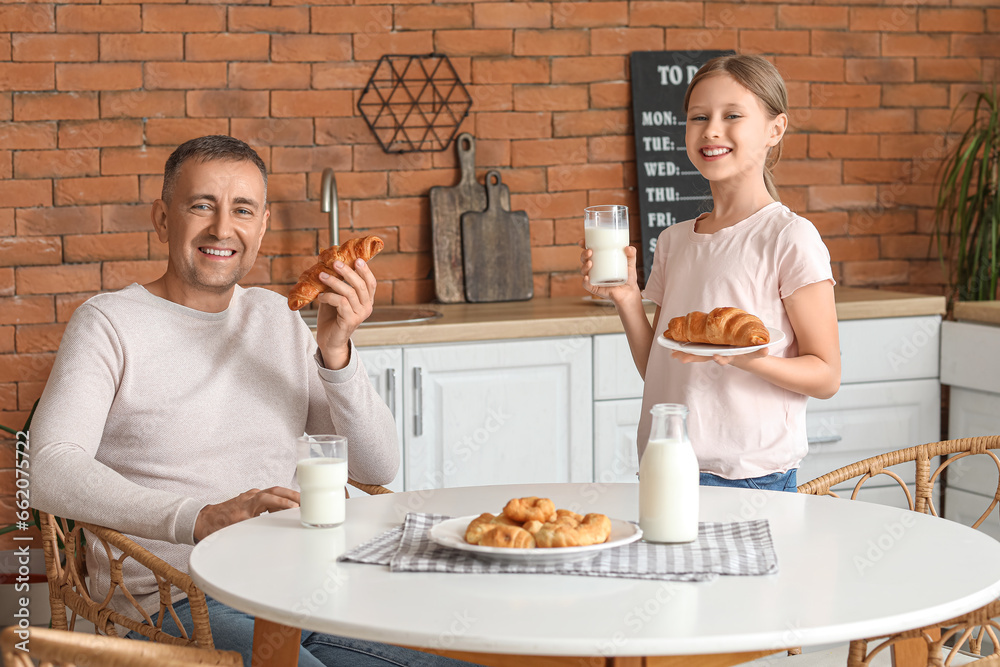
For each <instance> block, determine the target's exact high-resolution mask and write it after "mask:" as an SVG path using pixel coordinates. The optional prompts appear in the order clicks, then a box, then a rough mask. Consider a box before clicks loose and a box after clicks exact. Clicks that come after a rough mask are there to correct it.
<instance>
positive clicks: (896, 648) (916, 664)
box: [889, 628, 941, 667]
mask: <svg viewBox="0 0 1000 667" xmlns="http://www.w3.org/2000/svg"><path fill="white" fill-rule="evenodd" d="M925 632H926V633H927V634H928V635H930V636H931V638H932V639H941V629H940V628H927V629H926V630H925ZM889 650H890V651H892V667H924V666H925V665H926V664H927V642H925V641H924V640H923V639H921V638H920V637H913V638H912V639H904V640H902V641H898V642H896V643H895V644H893V645H892V647H891V648H890V649H889Z"/></svg>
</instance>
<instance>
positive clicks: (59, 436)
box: [30, 284, 399, 618]
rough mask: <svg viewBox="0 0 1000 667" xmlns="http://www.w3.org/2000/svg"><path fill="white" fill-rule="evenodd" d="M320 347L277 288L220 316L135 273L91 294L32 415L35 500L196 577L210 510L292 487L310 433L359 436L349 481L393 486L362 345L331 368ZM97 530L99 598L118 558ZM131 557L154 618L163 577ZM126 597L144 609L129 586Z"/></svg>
mask: <svg viewBox="0 0 1000 667" xmlns="http://www.w3.org/2000/svg"><path fill="white" fill-rule="evenodd" d="M316 350H317V348H316V343H315V341H314V339H313V336H312V334H311V333H310V331H309V329H308V327H306V325H305V324H304V323H303V321H302V318H301V317H299V314H298V313H295V312H292V311H290V310H289V309H288V306H287V305H286V302H285V299H284V298H283V297H281V296H280V295H278V294H275V293H274V292H271V291H269V290H265V289H260V288H250V289H243V288H241V287H237V288H236V291H235V294H234V295H233V298H232V302H231V303H230V306H229V308H228V309H227V310H225V311H224V312H221V313H204V312H201V311H196V310H192V309H190V308H186V307H184V306H180V305H178V304H175V303H173V302H170V301H166V300H164V299H161V298H159V297H156V296H153V295H152V294H150V293H149V292H147V291H146V290H145V289H144V288H142V287H141V286H139V285H134V284H133V285H131V286H129V287H127V288H125V289H123V290H121V291H119V292H115V293H109V294H100V295H98V296H95V297H93V298H91V299H89V300H88V301H87V302H86V303H84V304H83V305H82V306H80V308H78V309H77V311H76V312H75V313H74V315H73V317H72V319H71V320H70V322H69V325H68V326H67V328H66V332H65V334H64V336H63V339H62V343H61V344H60V346H59V353H58V355H57V357H56V362H55V366H54V368H53V369H52V373H51V375H50V376H49V380H48V383H47V384H46V386H45V391H44V393H43V395H42V399H41V402H40V403H39V405H38V411H37V413H36V415H35V417H34V420H33V422H32V425H31V434H30V437H31V455H32V464H31V472H32V478H31V500H32V505H33V506H34V507H36V508H38V509H41V510H44V511H46V512H50V513H52V514H55V515H57V516H62V517H66V518H72V519H79V520H82V521H88V522H91V523H95V524H99V525H103V526H108V527H110V528H114V529H116V530H120V531H122V532H124V533H126V534H128V535H130V536H133V537H134V538H135V539H136V541H137V542H138V543H139V544H141V545H142V546H144V547H145V548H147V549H148V550H149V551H151V552H152V553H154V554H156V555H157V556H159V557H160V558H162V559H163V560H165V561H167V562H168V563H170V564H171V565H173V566H174V567H176V568H178V569H179V570H181V571H184V572H186V571H187V563H188V557H189V555H190V553H191V549H192V546H191V545H193V544H194V524H195V519H196V518H197V516H198V513H199V512H200V511H201V509H202V508H203V507H204V506H205V505H207V504H211V503H218V502H221V501H223V500H227V499H229V498H233V497H234V496H236V495H238V494H240V493H242V492H244V491H247V490H249V489H251V488H259V489H264V488H268V487H271V486H287V487H291V488H295V487H294V486H293V480H292V477H293V475H294V473H295V451H294V450H295V438H296V437H297V436H299V435H302V433H304V432H305V433H329V432H331V431H332V432H336V433H340V434H343V435H346V436H347V438H348V443H349V452H350V464H349V465H350V475H351V477H352V478H354V479H356V480H358V481H362V482H368V483H373V484H385V483H388V482H390V481H391V480H392V479H393V478H394V477H395V474H396V471H397V469H398V467H399V455H398V449H397V439H396V429H395V426H394V424H393V420H392V415H391V414H390V412H389V410H388V408H387V407H386V405H385V403H384V402H383V401H382V399H381V397H379V395H378V394H377V393H376V392H375V389H374V387H372V384H371V381H370V380H369V379H368V375H367V373H366V372H365V370H364V367H363V365H362V364H361V361H360V359H359V358H358V356H359V355H358V354H356V353H354V351H353V350H352V354H351V361H350V364H349V365H348V366H347V367H346V368H344V369H341V370H337V371H331V370H328V369H325V368H322V367H321V366H320V364H319V363H318V360H319V356H318V355H317V353H316ZM88 538H89V545H88V547H89V548H88V553H87V560H88V570H89V571H90V573H91V577H92V583H91V593H92V594H93V595H94V596H95V597H97V596H101V597H103V595H104V594H105V592H106V591H107V586H108V581H109V579H108V572H109V565H108V559H107V556H106V554H105V551H104V549H103V548H98V549H97V550H95V549H94V548H93V547H94V546H95V545H94V540H93V536H88ZM126 564H127V567H126V568H125V579H126V585H127V587H128V589H129V591H131V592H132V594H133V595H134V596H135V597H136V599H137V600H138V601H139V602H140V604H141V605H142V606H143V607H144V608H145V609H146V610H147V611H148V612H150V613H151V614H152V613H154V612H155V611H156V610H157V598H156V595H155V592H156V583H155V580H154V579H153V577H152V576H151V575H149V576H147V574H148V570H147V571H145V572H146V573H145V574H144V573H143V571H142V568H138V567H135V563H134V561H132V560H131V559H130V560H128V561H126ZM177 597H183V596H177ZM114 604H115V607H116V608H117V609H118V610H119V611H121V612H122V613H127V614H128V615H129V616H132V617H134V618H138V613H137V611H136V610H135V609H133V608H131V604H130V603H129V602H128V601H127V600H126V599H125V598H124V597H123V596H121V595H120V594H117V595H116V599H115V601H114Z"/></svg>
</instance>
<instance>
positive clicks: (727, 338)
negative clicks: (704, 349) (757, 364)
mask: <svg viewBox="0 0 1000 667" xmlns="http://www.w3.org/2000/svg"><path fill="white" fill-rule="evenodd" d="M663 335H664V336H666V337H667V338H671V339H673V340H675V341H677V342H678V343H689V342H690V343H711V344H713V345H735V346H736V347H749V346H751V345H766V344H767V343H769V342H771V335H770V334H769V333H768V331H767V327H765V326H764V323H763V322H761V321H760V318H759V317H757V316H755V315H751V314H750V313H748V312H746V311H745V310H740V309H739V308H733V307H729V306H725V307H722V308H716V309H715V310H713V311H712V312H710V313H707V314H706V313H702V312H700V311H697V310H696V311H694V312H691V313H688V314H687V315H683V316H681V317H674V318H672V319H671V320H670V322H669V324H668V325H667V330H666V331H664V332H663Z"/></svg>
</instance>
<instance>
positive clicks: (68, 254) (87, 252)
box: [63, 232, 149, 263]
mask: <svg viewBox="0 0 1000 667" xmlns="http://www.w3.org/2000/svg"><path fill="white" fill-rule="evenodd" d="M63 244H64V246H65V249H64V251H63V253H64V256H65V261H66V262H68V263H81V262H103V261H108V260H120V259H146V256H147V255H148V253H149V250H148V243H147V235H146V234H145V233H142V232H132V233H125V234H81V235H70V236H65V237H63Z"/></svg>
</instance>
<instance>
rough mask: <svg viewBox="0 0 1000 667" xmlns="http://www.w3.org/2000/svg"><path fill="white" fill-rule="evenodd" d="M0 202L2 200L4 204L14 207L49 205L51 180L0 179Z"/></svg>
mask: <svg viewBox="0 0 1000 667" xmlns="http://www.w3.org/2000/svg"><path fill="white" fill-rule="evenodd" d="M0 202H3V203H4V206H13V207H16V208H22V207H24V208H27V207H29V206H51V205H52V181H51V180H48V179H45V180H26V179H19V180H9V181H0Z"/></svg>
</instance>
